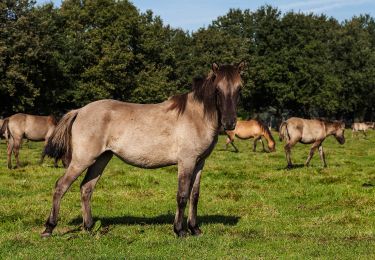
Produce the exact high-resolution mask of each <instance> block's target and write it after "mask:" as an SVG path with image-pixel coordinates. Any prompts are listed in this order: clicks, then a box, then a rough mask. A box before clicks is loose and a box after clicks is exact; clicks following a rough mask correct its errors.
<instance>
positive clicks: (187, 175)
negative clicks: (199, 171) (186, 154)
mask: <svg viewBox="0 0 375 260" xmlns="http://www.w3.org/2000/svg"><path fill="white" fill-rule="evenodd" d="M195 164H196V159H195V158H194V159H192V158H191V159H189V160H184V161H179V163H178V191H177V196H176V199H177V210H176V216H175V219H174V224H173V229H174V232H175V233H176V234H177V236H179V237H183V236H185V235H186V231H185V230H183V227H182V222H183V218H184V211H185V207H186V204H187V201H188V199H189V196H190V183H191V180H192V176H193V173H194V169H195Z"/></svg>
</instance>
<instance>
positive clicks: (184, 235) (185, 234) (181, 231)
mask: <svg viewBox="0 0 375 260" xmlns="http://www.w3.org/2000/svg"><path fill="white" fill-rule="evenodd" d="M188 234H189V233H188V232H186V231H185V230H180V231H177V232H176V235H177V237H180V238H184V237H187V236H188Z"/></svg>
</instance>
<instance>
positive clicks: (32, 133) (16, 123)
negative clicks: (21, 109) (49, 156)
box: [0, 113, 57, 169]
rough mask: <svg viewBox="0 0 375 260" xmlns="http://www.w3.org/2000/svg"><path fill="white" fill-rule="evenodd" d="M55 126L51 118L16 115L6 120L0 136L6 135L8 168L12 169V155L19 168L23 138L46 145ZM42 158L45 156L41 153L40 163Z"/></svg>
mask: <svg viewBox="0 0 375 260" xmlns="http://www.w3.org/2000/svg"><path fill="white" fill-rule="evenodd" d="M56 125H57V122H56V119H55V118H54V117H53V116H35V115H27V114H22V113H18V114H15V115H12V116H10V117H8V118H6V119H5V120H4V123H3V125H2V127H1V130H0V134H2V135H3V134H6V135H7V140H8V148H7V155H8V157H7V161H8V168H9V169H11V168H12V158H11V157H12V153H14V157H15V158H16V163H17V164H16V165H17V167H20V162H19V158H18V155H19V150H20V148H21V143H22V139H23V138H26V139H27V140H31V141H45V145H46V144H47V140H48V138H49V137H50V136H51V135H52V132H53V130H54V129H55V127H56ZM44 157H45V154H44V151H43V152H42V156H41V159H40V162H41V163H42V162H43V160H44ZM55 166H57V159H56V160H55Z"/></svg>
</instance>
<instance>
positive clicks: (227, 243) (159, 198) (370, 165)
mask: <svg viewBox="0 0 375 260" xmlns="http://www.w3.org/2000/svg"><path fill="white" fill-rule="evenodd" d="M346 136H347V142H346V143H345V145H343V146H341V145H339V144H338V143H337V142H336V140H334V139H333V138H332V137H330V138H329V139H327V140H326V141H325V143H324V145H325V146H324V147H325V152H326V156H327V163H328V168H322V166H321V162H320V159H319V155H318V154H315V156H314V158H313V160H312V162H311V166H310V167H308V168H306V167H302V164H303V162H304V161H305V159H306V157H307V154H308V151H309V146H306V145H302V144H298V145H297V146H296V147H295V148H294V149H293V150H292V159H293V162H294V163H296V164H297V165H298V166H299V167H296V168H294V169H291V170H286V169H285V166H286V160H285V156H284V152H283V148H282V145H281V144H280V143H279V142H278V143H277V146H276V149H277V151H276V153H263V152H260V150H261V149H260V147H259V146H258V149H259V152H256V153H253V152H252V151H251V145H252V144H251V143H250V142H249V141H236V143H237V146H238V147H239V149H240V152H239V153H234V152H232V151H225V150H224V149H223V148H224V137H223V136H221V137H220V140H219V143H218V145H217V146H216V148H215V150H214V152H213V154H212V155H211V156H210V158H209V159H208V160H207V162H206V166H205V169H204V173H203V177H202V185H201V197H200V202H199V206H198V220H199V222H200V224H201V228H202V231H203V235H202V236H200V237H187V238H184V239H177V238H176V237H175V235H174V233H173V228H172V223H173V218H174V212H175V208H176V203H175V194H176V188H177V178H176V167H167V168H164V169H158V170H144V169H138V168H134V167H131V166H128V165H126V164H124V163H122V162H121V161H120V160H119V159H117V158H114V159H113V160H112V161H111V162H110V164H109V166H108V167H107V169H106V170H105V172H104V175H103V178H102V179H101V180H100V182H99V184H98V185H97V187H96V190H95V192H94V195H93V200H92V206H93V215H94V218H95V220H96V227H95V229H94V230H93V231H92V232H90V233H89V232H85V231H81V226H80V225H81V210H80V194H79V184H80V181H81V180H82V176H81V178H80V179H79V180H78V181H76V182H75V183H74V184H73V186H72V188H71V189H70V191H69V192H68V193H67V194H66V195H65V197H64V199H63V201H62V204H61V211H60V222H59V225H58V226H57V228H56V229H55V233H54V235H53V236H52V237H51V238H48V239H41V238H40V233H41V232H42V231H43V224H44V221H45V219H46V217H47V215H48V213H49V211H50V207H51V199H52V191H53V187H54V183H55V181H56V180H57V178H58V177H59V176H61V175H62V174H63V172H64V169H63V168H58V169H55V168H53V167H52V160H47V161H46V162H45V163H44V164H43V165H41V166H40V165H38V163H37V161H38V159H39V155H40V151H41V144H40V143H32V142H29V143H25V144H24V145H23V148H22V150H21V153H20V158H21V162H22V167H21V168H20V169H15V170H8V169H7V168H6V152H5V151H6V148H5V143H4V141H2V143H1V145H0V222H1V224H0V259H4V258H27V259H32V258H34V259H39V258H55V259H56V258H80V259H93V258H95V259H96V258H116V259H120V258H131V259H133V258H137V259H143V258H152V259H165V258H171V259H181V258H182V259H190V258H196V259H198V258H199V259H210V258H224V259H225V258H239V259H243V258H298V259H303V258H316V257H317V258H335V259H347V258H363V259H364V258H366V259H374V258H375V148H374V146H375V132H371V133H369V135H368V137H367V138H366V139H364V138H363V137H362V136H359V137H357V138H354V139H353V138H351V131H347V133H346ZM275 137H276V136H275Z"/></svg>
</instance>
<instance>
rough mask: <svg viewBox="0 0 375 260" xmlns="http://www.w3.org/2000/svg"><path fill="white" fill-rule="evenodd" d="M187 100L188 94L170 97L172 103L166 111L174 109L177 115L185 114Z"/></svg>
mask: <svg viewBox="0 0 375 260" xmlns="http://www.w3.org/2000/svg"><path fill="white" fill-rule="evenodd" d="M187 99H188V93H185V94H181V95H176V96H173V97H171V98H170V99H169V100H171V101H172V104H171V105H170V106H169V107H168V110H175V109H176V110H177V113H178V115H180V114H183V113H184V112H185V108H186V103H187Z"/></svg>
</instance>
